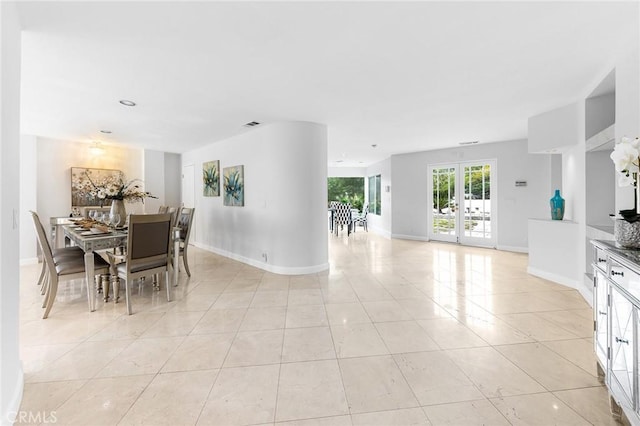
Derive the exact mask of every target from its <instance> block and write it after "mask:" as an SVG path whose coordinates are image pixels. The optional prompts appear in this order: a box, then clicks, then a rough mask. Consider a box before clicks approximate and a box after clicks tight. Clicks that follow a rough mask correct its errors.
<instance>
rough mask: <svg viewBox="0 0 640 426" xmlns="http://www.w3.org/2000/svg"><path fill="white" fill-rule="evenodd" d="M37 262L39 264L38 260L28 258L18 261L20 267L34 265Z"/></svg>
mask: <svg viewBox="0 0 640 426" xmlns="http://www.w3.org/2000/svg"><path fill="white" fill-rule="evenodd" d="M38 262H39V260H38V258H37V257H28V258H25V259H20V266H25V265H35V264H36V263H38Z"/></svg>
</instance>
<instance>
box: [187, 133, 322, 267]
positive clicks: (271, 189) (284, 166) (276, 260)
mask: <svg viewBox="0 0 640 426" xmlns="http://www.w3.org/2000/svg"><path fill="white" fill-rule="evenodd" d="M215 160H219V161H220V176H221V180H222V172H223V170H224V168H226V167H231V166H244V188H245V189H244V206H242V207H239V206H225V205H224V203H223V191H224V188H223V187H222V186H223V185H221V189H220V196H219V197H208V196H207V197H205V196H204V195H203V183H202V164H203V163H204V162H208V161H215ZM182 164H183V165H187V164H193V165H194V168H195V173H194V174H195V192H196V197H195V207H196V214H195V228H194V229H195V230H196V232H195V235H193V234H192V235H191V239H192V242H193V243H194V244H195V245H196V246H200V247H202V248H205V249H207V250H211V251H213V252H216V253H219V254H222V255H224V256H227V257H230V258H233V259H236V260H240V261H242V262H245V263H248V264H251V265H254V266H257V267H260V268H262V269H265V270H268V271H271V272H276V273H281V274H304V273H312V272H317V271H321V270H324V269H327V268H328V246H327V232H328V231H327V129H326V126H325V125H322V124H317V123H309V122H283V123H272V124H265V125H262V126H260V127H257V128H254V129H252V130H250V131H247V132H246V133H244V134H241V135H238V136H235V137H232V138H229V139H226V140H224V141H220V142H215V143H211V144H210V145H207V146H206V147H203V148H200V149H198V150H194V151H190V152H187V153H184V154H183V155H182Z"/></svg>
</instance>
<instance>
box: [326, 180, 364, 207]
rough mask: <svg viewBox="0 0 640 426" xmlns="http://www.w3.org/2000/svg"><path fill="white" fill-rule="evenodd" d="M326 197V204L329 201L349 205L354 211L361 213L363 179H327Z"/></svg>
mask: <svg viewBox="0 0 640 426" xmlns="http://www.w3.org/2000/svg"><path fill="white" fill-rule="evenodd" d="M327 195H328V200H327V201H328V203H330V202H331V201H339V202H341V203H349V204H351V206H352V207H353V208H354V209H358V210H360V211H362V206H363V204H364V178H362V177H330V178H328V179H327ZM328 203H327V204H328Z"/></svg>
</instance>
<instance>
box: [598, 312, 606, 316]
mask: <svg viewBox="0 0 640 426" xmlns="http://www.w3.org/2000/svg"><path fill="white" fill-rule="evenodd" d="M598 313H599V314H600V315H607V313H606V312H602V311H598Z"/></svg>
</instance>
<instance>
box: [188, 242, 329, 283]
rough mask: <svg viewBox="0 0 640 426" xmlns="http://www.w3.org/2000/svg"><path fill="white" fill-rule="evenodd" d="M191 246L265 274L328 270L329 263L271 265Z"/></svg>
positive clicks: (213, 248) (302, 273)
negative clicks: (263, 271)
mask: <svg viewBox="0 0 640 426" xmlns="http://www.w3.org/2000/svg"><path fill="white" fill-rule="evenodd" d="M191 244H193V245H194V246H196V247H198V248H201V249H203V250H206V251H210V252H211V253H215V254H219V255H220V256H224V257H228V258H229V259H233V260H237V261H238V262H242V263H246V264H247V265H251V266H255V267H256V268H260V269H263V270H265V271H267V272H273V273H274V274H280V275H305V274H315V273H317V272H322V271H326V270H327V269H329V263H323V264H320V265H312V266H297V267H291V266H278V265H272V264H270V263H265V262H261V261H258V260H255V259H250V258H248V257H245V256H240V255H239V254H236V253H232V252H229V251H226V250H222V249H219V248H217V247H212V246H209V245H206V244H200V243H194V242H192V243H191Z"/></svg>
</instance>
